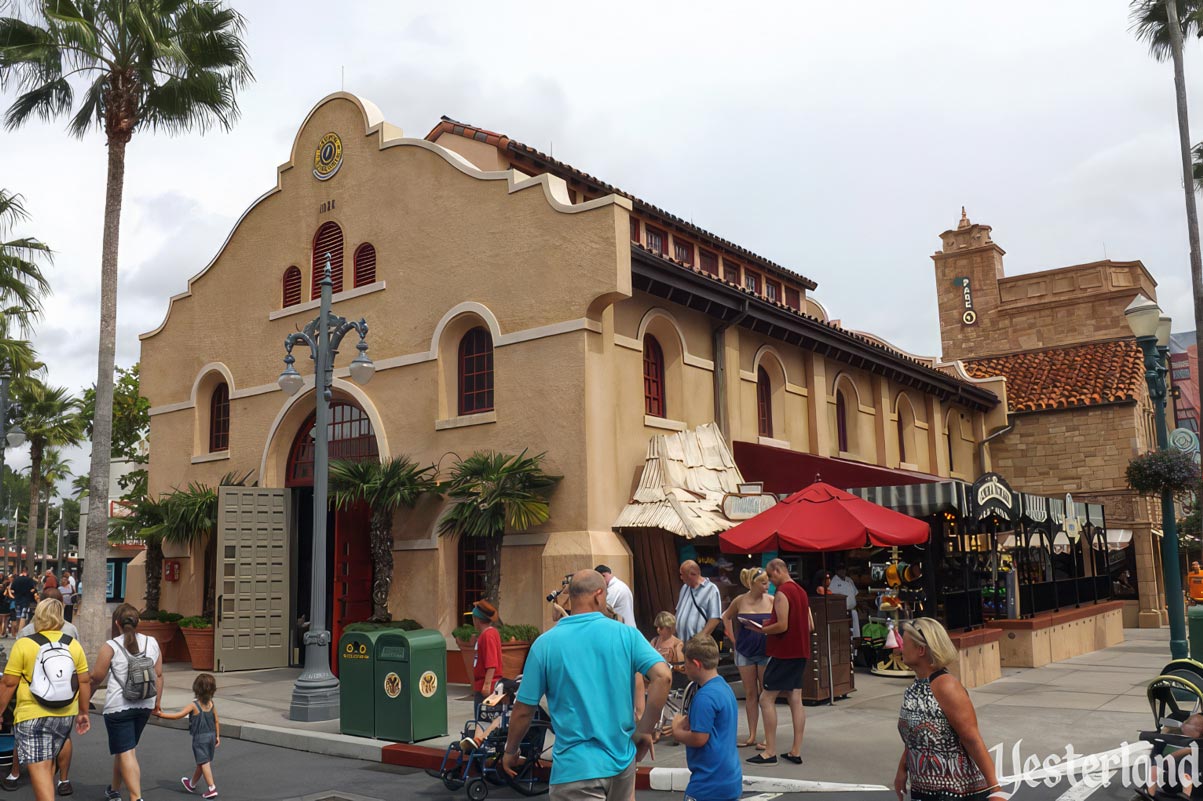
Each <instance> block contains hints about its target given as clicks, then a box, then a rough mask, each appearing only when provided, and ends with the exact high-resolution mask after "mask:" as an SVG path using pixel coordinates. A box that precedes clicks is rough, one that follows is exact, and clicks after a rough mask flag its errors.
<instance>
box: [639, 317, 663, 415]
mask: <svg viewBox="0 0 1203 801" xmlns="http://www.w3.org/2000/svg"><path fill="white" fill-rule="evenodd" d="M666 408H667V407H666V405H665V403H664V351H663V349H661V347H660V343H659V342H657V341H656V338H655V337H654V336H652V335H651V334H647V335H646V336H644V337H643V411H644V413H645V414H649V415H651V416H652V417H667V416H668V415H667V414H666V412H665V409H666Z"/></svg>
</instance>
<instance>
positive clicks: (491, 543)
mask: <svg viewBox="0 0 1203 801" xmlns="http://www.w3.org/2000/svg"><path fill="white" fill-rule="evenodd" d="M485 597H486V598H488V599H489V600H490V601H492V603H493V606H495V607H497V611H498V613H500V612H501V537H486V538H485Z"/></svg>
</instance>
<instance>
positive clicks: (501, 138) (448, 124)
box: [426, 115, 818, 290]
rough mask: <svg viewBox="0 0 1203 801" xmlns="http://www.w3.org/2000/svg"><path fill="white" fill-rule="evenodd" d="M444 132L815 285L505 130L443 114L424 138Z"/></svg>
mask: <svg viewBox="0 0 1203 801" xmlns="http://www.w3.org/2000/svg"><path fill="white" fill-rule="evenodd" d="M443 133H453V134H456V135H458V136H462V137H464V138H466V139H475V140H477V141H478V142H487V143H488V144H491V145H494V146H496V147H498V148H501V149H503V150H511V151H514V152H515V153H521V154H523V155H526V156H529V157H532V158H535V159H537V160H539V161H542V162H544V163H546V164H549V165H552V166H554V167H555V168H556V169H557V170H559V171H560V172H561V173H567V174H569V175H571V176H572V177H574V178H577V179H579V180H581V181H582V182H584V183H587V184H593V185H594V186H595V187H597V188H598V190H600V191H602V192H605V193H607V194H613V195H620V196H622V197H625V198H627V199H628V200H630V201H631V203H633V204H634V205H635V208H636V209H638V210H639V211H642V212H644V213H650V214H652V215H654V216H657V217H660V218H662V219H663V220H666V221H668V222H671V223H673V224H674V225H676V226H678V227H680V228H684V229H687V230H689V231H692V232H693V233H695V234H697V235H698V236H700V237H701V238H703V239H708V240H710V242H712V243H713V244H714V245H717V246H721V247H724V248H726V249H727V250H729V251H731V252H732V253H735V254H739V255H741V256H743V257H745V258H750V259H752V260H754V261H755V262H757V266H758V267H760V268H761V269H767V270H769V271H770V272H776V273H778V274H779V275H780V277H784V278H789V279H792V280H794V281H799V282H801V283H802V285H803V286H805V287H806V288H807V289H812V290H813V289H815V288H817V287H818V284H816V283H815V282H814V281H813V280H811V279H810V278H807V277H806V276H804V275H802V274H801V273H799V272H796V271H794V270H791V269H789V268H788V267H782V266H781V265H780V264H777V263H776V262H773V261H770V260H768V259H766V258H765V257H764V256H760V255H758V254H756V253H753V252H752V251H750V250H748V249H747V248H744V247H741V246H740V245H737V244H735V243H734V242H729V241H728V240H726V239H723V238H722V237H720V236H718V235H716V234H712V233H710V232H709V231H707V230H705V229H703V228H699V227H698V226H696V225H694V224H693V223H691V222H689V221H688V220H684V219H682V218H680V217H678V216H676V215H675V214H672V213H670V212H668V211H665V210H664V209H662V208H659V207H658V206H653V205H652V204H651V203H648V202H647V201H644V200H640V199H639V198H637V197H635V196H634V195H632V194H631V193H629V192H624V191H623V190H621V189H619V188H618V187H616V186H613V185H611V184H608V183H606V182H605V181H603V180H601V179H600V178H597V177H595V176H593V175H590V174H589V173H587V172H584V171H582V170H578V169H577V168H576V167H573V166H572V165H571V164H565V163H564V162H562V161H559V160H557V159H555V158H554V157H552V156H549V155H547V154H546V153H543V152H541V151H539V150H537V149H536V148H533V147H531V146H530V145H524V144H522V143H521V142H516V141H514V140H513V139H510V138H509V137H508V136H506V135H505V134H499V133H494V132H493V131H489V130H485V129H484V128H477V127H475V126H473V125H468V124H467V123H463V122H460V121H459V120H454V119H452V118H451V117H448V116H446V115H444V116H443V117H442V119H441V120H440V122H439V124H438V125H436V126H434V127H433V128H431V129H430V133H428V134H426V139H427V140H428V141H431V142H433V141H434V140H436V139H438V138H439V135H440V134H443Z"/></svg>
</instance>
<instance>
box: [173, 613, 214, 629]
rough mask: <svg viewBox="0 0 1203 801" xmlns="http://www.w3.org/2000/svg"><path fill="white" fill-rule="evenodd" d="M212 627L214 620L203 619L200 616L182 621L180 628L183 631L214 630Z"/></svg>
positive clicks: (182, 619)
mask: <svg viewBox="0 0 1203 801" xmlns="http://www.w3.org/2000/svg"><path fill="white" fill-rule="evenodd" d="M212 626H213V621H212V620H210V619H209V618H207V617H201V616H200V615H193V616H192V617H185V618H181V619H180V628H182V629H207V628H212Z"/></svg>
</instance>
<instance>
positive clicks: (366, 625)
mask: <svg viewBox="0 0 1203 801" xmlns="http://www.w3.org/2000/svg"><path fill="white" fill-rule="evenodd" d="M420 628H422V624H421V623H419V622H418V621H416V620H412V619H410V618H408V617H407V618H403V619H401V620H390V621H389V622H387V623H374V622H372V621H370V620H363V621H360V622H359V623H351V624H348V625H346V626H344V627H343V631H387V630H388V629H401V630H402V631H417V630H418V629H420Z"/></svg>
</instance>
